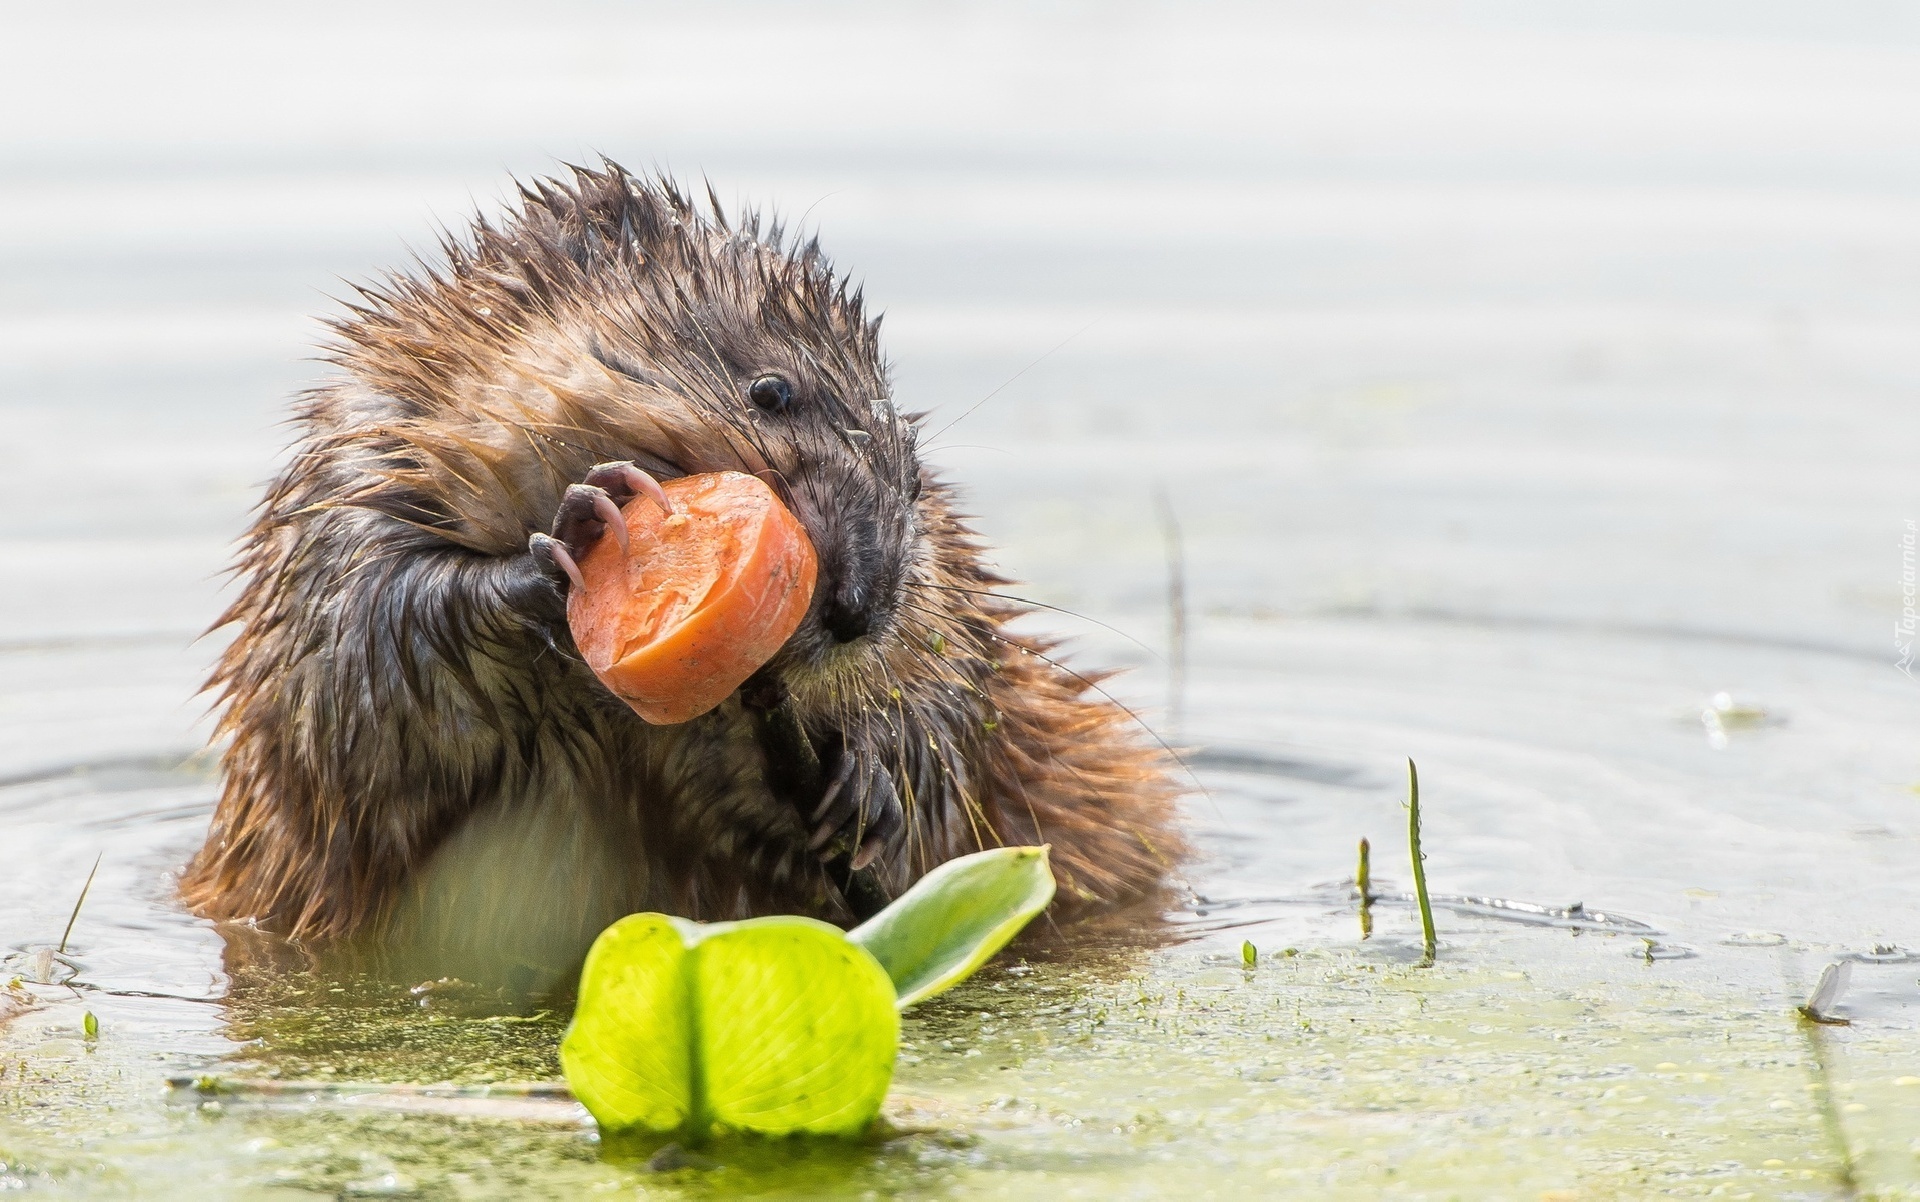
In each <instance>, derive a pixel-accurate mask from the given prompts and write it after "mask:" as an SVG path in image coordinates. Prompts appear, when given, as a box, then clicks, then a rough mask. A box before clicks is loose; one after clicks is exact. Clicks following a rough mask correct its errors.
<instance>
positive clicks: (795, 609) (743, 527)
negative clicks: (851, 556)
mask: <svg viewBox="0 0 1920 1202" xmlns="http://www.w3.org/2000/svg"><path fill="white" fill-rule="evenodd" d="M663 487H664V488H665V489H666V493H667V497H668V498H669V499H670V500H671V501H672V502H673V507H674V513H673V514H672V515H671V516H669V515H667V514H664V513H661V512H660V507H659V506H658V505H656V504H654V503H653V502H652V501H650V500H648V499H647V498H645V497H636V498H634V499H633V500H631V501H629V502H627V505H626V508H625V509H624V510H623V511H622V516H623V517H625V518H626V521H627V535H628V550H627V552H626V554H624V555H623V554H622V553H621V551H620V545H619V543H618V542H617V541H616V540H615V539H613V538H612V537H611V536H608V537H604V538H602V539H601V540H600V541H599V542H598V543H596V544H594V546H593V549H592V550H590V551H588V552H587V554H586V556H585V557H584V558H582V559H581V561H580V574H581V577H582V579H584V580H585V581H586V587H585V588H584V589H579V588H576V589H574V590H573V592H572V594H571V595H570V596H569V597H568V598H567V624H568V625H569V626H571V627H572V628H573V641H574V643H575V644H576V645H577V646H578V647H579V648H580V653H581V654H582V655H584V656H585V657H586V660H587V665H588V666H589V667H591V668H592V669H593V671H594V674H595V675H596V676H598V677H599V678H600V681H601V683H603V684H605V685H606V686H607V688H609V689H611V690H612V691H613V692H614V694H615V695H616V696H618V697H619V698H620V699H621V700H622V701H625V702H626V703H627V704H628V705H630V706H632V707H633V710H634V712H635V713H637V714H639V715H640V716H641V717H642V718H645V719H646V720H647V721H648V722H651V723H653V724H655V725H658V726H668V725H672V724H674V723H676V722H685V721H687V720H689V719H691V718H697V717H699V716H700V715H701V714H704V713H706V712H707V711H708V710H711V709H713V708H714V707H715V706H717V705H719V704H720V703H721V702H722V701H725V700H726V699H727V697H728V695H729V694H731V693H732V692H733V691H734V690H735V689H737V688H739V687H740V685H741V684H742V683H744V682H745V681H746V679H747V677H749V676H751V675H753V674H754V672H755V671H757V670H758V669H759V667H760V666H761V665H762V664H764V663H766V662H767V661H768V660H769V659H771V658H773V655H774V653H775V652H776V651H778V650H780V647H781V645H782V644H783V643H785V642H786V641H787V639H788V637H789V636H791V635H792V634H793V632H794V631H795V630H797V629H799V626H800V622H801V619H803V618H805V617H806V613H807V606H808V604H809V603H810V602H811V601H812V599H813V585H814V578H815V576H816V574H817V572H818V566H817V564H816V563H815V560H814V554H813V543H812V542H811V541H809V540H808V538H807V532H806V530H805V529H804V528H802V527H801V525H800V522H799V520H798V519H797V518H795V517H794V516H793V514H792V513H790V512H788V510H787V507H786V506H785V505H782V504H781V503H780V499H779V498H778V497H776V496H774V495H773V490H772V489H770V488H768V487H767V485H766V483H765V482H764V481H762V480H761V479H760V478H759V477H757V476H749V475H746V474H744V473H742V472H708V473H705V474H702V475H698V476H683V477H681V478H680V479H678V480H669V481H666V483H665V484H664V485H663Z"/></svg>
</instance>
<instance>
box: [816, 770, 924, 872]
mask: <svg viewBox="0 0 1920 1202" xmlns="http://www.w3.org/2000/svg"><path fill="white" fill-rule="evenodd" d="M809 821H810V822H812V824H813V837H812V838H810V839H808V840H807V848H808V850H810V851H813V852H815V853H816V854H818V855H819V857H820V859H821V860H822V861H826V860H830V859H832V858H833V857H834V856H836V855H838V854H840V853H841V852H842V851H845V850H846V849H847V848H852V849H853V860H852V867H853V870H854V871H856V872H858V871H859V870H860V869H862V868H865V867H866V866H867V865H868V864H871V863H872V862H873V858H874V857H875V856H877V855H879V854H880V853H881V852H882V851H884V850H885V849H886V847H887V845H888V844H890V843H892V842H893V841H894V840H895V839H897V838H899V836H900V834H901V832H903V831H904V830H905V829H906V825H907V815H906V812H905V811H904V810H902V809H901V808H900V796H899V794H897V793H895V792H894V789H893V777H892V776H891V775H890V774H889V773H888V772H887V770H886V766H885V765H883V764H881V763H880V762H879V761H878V760H876V759H874V758H872V757H871V756H865V755H861V754H860V753H859V752H858V751H856V750H855V749H854V748H852V747H842V748H841V749H840V754H839V756H838V757H837V761H836V762H835V764H834V766H833V778H832V779H831V780H829V781H828V782H827V787H826V789H825V790H824V791H822V793H821V794H820V804H819V805H818V806H816V807H815V808H814V811H813V813H812V814H811V815H810V816H809Z"/></svg>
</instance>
